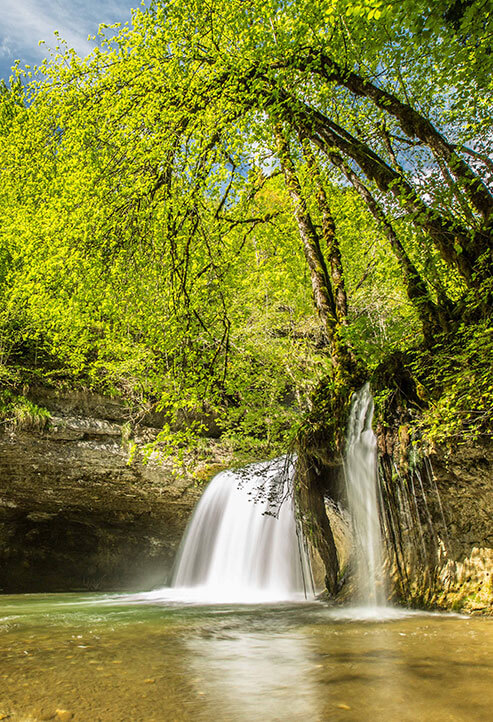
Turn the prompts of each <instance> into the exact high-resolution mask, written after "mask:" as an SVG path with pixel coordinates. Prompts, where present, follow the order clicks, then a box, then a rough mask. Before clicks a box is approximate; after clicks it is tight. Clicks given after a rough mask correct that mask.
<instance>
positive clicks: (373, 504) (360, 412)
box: [344, 384, 386, 607]
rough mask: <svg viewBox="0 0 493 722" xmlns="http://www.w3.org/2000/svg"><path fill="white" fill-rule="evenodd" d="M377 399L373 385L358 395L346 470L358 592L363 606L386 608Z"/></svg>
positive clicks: (347, 449)
mask: <svg viewBox="0 0 493 722" xmlns="http://www.w3.org/2000/svg"><path fill="white" fill-rule="evenodd" d="M372 419H373V398H372V395H371V392H370V386H369V384H365V386H363V388H361V389H360V390H359V391H358V392H357V393H355V394H354V398H353V402H352V405H351V412H350V416H349V424H348V435H347V447H346V458H345V463H344V470H345V476H346V488H347V495H348V506H349V511H350V513H351V518H352V524H353V536H354V550H355V562H356V565H355V566H356V569H355V571H356V588H357V594H358V596H359V601H360V602H361V604H363V605H365V606H368V607H379V606H384V605H385V600H386V593H385V585H384V580H383V572H382V557H383V554H382V536H381V530H380V517H379V496H378V483H377V440H376V437H375V434H374V433H373V430H372V427H371V424H372Z"/></svg>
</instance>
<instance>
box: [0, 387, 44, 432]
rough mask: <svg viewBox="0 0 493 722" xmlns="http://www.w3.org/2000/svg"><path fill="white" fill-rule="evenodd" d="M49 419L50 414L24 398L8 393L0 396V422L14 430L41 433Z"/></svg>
mask: <svg viewBox="0 0 493 722" xmlns="http://www.w3.org/2000/svg"><path fill="white" fill-rule="evenodd" d="M50 418H51V414H50V412H49V411H48V410H47V409H45V408H43V407H42V406H37V405H36V404H34V403H33V402H32V401H30V400H29V399H27V398H25V397H24V396H18V395H15V394H13V393H12V392H10V391H3V392H2V393H1V394H0V422H1V423H3V424H6V425H8V426H10V427H12V428H14V429H19V430H21V431H23V430H31V429H33V430H35V431H42V430H43V429H45V428H46V426H47V425H48V423H49V420H50Z"/></svg>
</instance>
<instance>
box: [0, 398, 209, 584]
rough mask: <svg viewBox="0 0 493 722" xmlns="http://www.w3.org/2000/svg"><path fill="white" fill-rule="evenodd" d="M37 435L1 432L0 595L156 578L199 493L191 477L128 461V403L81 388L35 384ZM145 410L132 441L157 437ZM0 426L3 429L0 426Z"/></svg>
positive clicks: (165, 568) (155, 421) (167, 564)
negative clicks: (43, 417)
mask: <svg viewBox="0 0 493 722" xmlns="http://www.w3.org/2000/svg"><path fill="white" fill-rule="evenodd" d="M32 398H33V400H34V401H35V402H36V403H37V404H39V405H42V406H44V407H45V408H47V409H48V410H49V411H50V413H51V415H52V418H51V421H50V423H49V425H48V427H47V428H46V429H45V430H44V431H35V430H19V429H16V430H12V429H11V430H8V429H7V430H3V431H0V591H1V592H7V593H17V592H41V591H50V592H54V591H72V590H115V589H139V588H150V587H152V586H155V585H158V584H163V583H165V582H166V578H167V576H168V574H169V572H170V569H171V565H172V561H173V558H174V556H175V553H176V550H177V547H178V544H179V541H180V538H181V536H182V533H183V531H184V529H185V526H186V523H187V521H188V519H189V517H190V514H191V511H192V509H193V507H194V505H195V503H196V502H197V500H198V498H199V496H200V489H199V488H198V486H197V484H196V482H195V479H194V478H193V477H192V476H191V475H185V476H182V477H176V476H175V475H173V473H172V471H171V468H170V466H169V465H168V466H166V465H163V464H159V463H156V462H152V461H151V462H149V463H146V464H144V463H143V462H142V461H141V460H139V458H138V457H139V455H138V454H137V457H136V460H134V461H132V462H131V463H128V460H129V453H128V450H127V449H126V448H125V443H124V439H125V437H126V435H128V430H129V422H128V419H129V409H128V408H127V407H125V405H124V404H123V403H121V402H119V401H115V400H114V399H106V398H104V397H102V396H97V395H94V394H87V393H67V394H60V393H56V392H54V391H50V390H38V391H36V392H34V393H33V395H32ZM159 422H160V419H159V418H158V417H157V416H156V415H149V416H148V418H146V419H144V423H141V424H140V425H139V430H138V432H137V433H138V435H137V436H136V437H135V438H134V441H135V442H136V443H137V447H139V445H142V444H143V443H144V442H145V441H149V440H151V439H153V438H155V436H156V434H157V431H158V425H159ZM0 428H1V427H0Z"/></svg>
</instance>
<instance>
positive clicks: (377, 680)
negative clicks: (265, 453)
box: [0, 594, 493, 722]
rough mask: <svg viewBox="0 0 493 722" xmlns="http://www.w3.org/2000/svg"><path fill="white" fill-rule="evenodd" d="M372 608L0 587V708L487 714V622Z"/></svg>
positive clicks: (140, 716) (303, 716) (233, 720)
mask: <svg viewBox="0 0 493 722" xmlns="http://www.w3.org/2000/svg"><path fill="white" fill-rule="evenodd" d="M382 614H384V615H385V617H386V618H383V619H382V618H379V616H378V614H377V615H376V616H374V617H373V618H371V617H370V618H365V617H366V616H367V615H366V613H365V611H364V610H344V609H334V608H330V607H328V606H325V605H323V604H321V603H311V604H299V605H258V606H219V605H216V606H211V607H199V606H193V605H183V604H173V603H172V602H165V603H164V602H162V603H158V602H156V601H155V600H154V601H150V600H149V599H147V598H146V597H145V595H140V596H139V595H136V596H134V597H124V596H119V597H110V596H108V595H87V594H86V595H27V596H3V597H0V719H8V720H9V722H18V721H20V720H42V719H58V720H63V719H70V718H71V719H73V720H83V721H84V722H98V721H102V720H105V721H109V722H120V721H125V722H128V721H132V722H134V721H140V720H142V721H144V720H145V721H146V722H151V721H152V720H154V722H158V721H159V722H161V721H162V722H164V721H166V722H168V721H177V722H181V721H182V720H183V721H188V720H198V721H201V720H204V721H205V720H211V721H213V722H244V721H251V720H252V721H253V720H262V721H263V722H274V721H278V722H284V721H287V722H289V721H293V722H294V721H296V722H298V721H299V722H302V721H303V722H304V721H305V720H306V721H309V720H310V721H311V720H313V721H315V722H317V721H319V722H324V721H325V720H348V721H356V720H358V721H360V720H361V721H363V720H368V721H370V720H371V721H372V722H380V721H385V722H386V721H393V720H396V721H397V720H399V722H403V721H404V722H405V721H407V720H409V722H416V721H417V720H419V721H424V722H430V721H437V722H438V721H441V720H457V721H459V720H460V721H464V722H465V721H467V722H471V721H476V720H477V721H481V722H482V721H483V720H484V721H486V720H490V719H493V653H492V650H493V620H488V619H480V618H466V617H459V616H453V615H450V616H447V615H428V614H418V613H414V614H413V613H405V612H402V611H400V612H398V611H392V610H383V612H382ZM57 710H58V712H57ZM2 715H4V717H2Z"/></svg>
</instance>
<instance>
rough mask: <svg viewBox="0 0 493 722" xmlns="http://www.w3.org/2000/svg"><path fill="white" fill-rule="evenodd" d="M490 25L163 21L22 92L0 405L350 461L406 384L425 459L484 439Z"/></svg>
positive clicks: (174, 5)
mask: <svg viewBox="0 0 493 722" xmlns="http://www.w3.org/2000/svg"><path fill="white" fill-rule="evenodd" d="M492 22H493V19H492V14H491V10H490V9H489V5H488V4H485V3H482V2H480V1H479V0H476V1H469V2H460V3H453V4H450V3H446V2H436V3H434V4H433V8H432V9H430V8H429V7H428V4H427V3H424V2H421V0H406V1H405V2H402V3H399V4H396V3H393V2H390V1H387V0H361V2H354V0H331V1H330V2H318V3H313V2H311V3H309V2H305V0H296V2H292V3H285V2H282V0H269V1H268V2H265V1H263V2H258V0H247V1H246V2H244V1H243V2H240V1H239V0H238V1H235V2H225V1H222V2H213V3H208V4H205V3H203V2H198V1H194V0H180V1H179V2H178V1H172V0H160V1H156V2H153V3H151V6H150V9H148V10H145V11H136V12H135V13H134V15H133V22H132V25H124V26H122V27H120V28H112V29H111V31H110V32H109V33H108V37H106V38H105V36H104V32H105V31H104V29H102V30H101V36H100V40H101V47H100V48H99V49H98V50H96V51H95V52H94V53H93V54H92V55H91V56H89V57H88V58H86V59H80V58H78V57H77V56H76V54H75V53H74V52H73V51H72V50H70V49H69V48H67V47H66V46H65V45H64V44H63V43H62V42H60V47H59V48H57V52H56V54H54V56H53V57H52V58H51V59H50V60H49V61H47V62H45V63H44V64H43V65H42V66H41V67H40V68H37V69H36V70H34V71H32V70H30V69H24V70H22V69H20V68H18V69H17V70H16V71H15V73H14V76H13V77H12V79H11V81H10V85H9V86H7V85H4V86H3V87H2V88H1V92H0V134H1V144H0V168H1V169H2V171H1V172H2V190H1V194H0V207H1V217H2V224H1V228H0V299H1V300H0V383H2V385H3V387H4V388H6V389H7V390H9V392H11V391H14V392H15V391H17V392H20V391H21V390H22V387H23V386H25V385H26V384H29V383H31V382H32V380H33V379H35V380H36V379H38V380H39V379H40V378H42V380H43V382H44V383H47V382H50V383H67V384H72V385H73V384H79V385H85V386H89V387H91V388H98V389H104V390H105V391H106V392H111V393H117V394H122V395H124V396H126V397H128V398H129V399H131V400H132V401H133V402H144V401H145V402H147V401H152V402H153V403H155V404H157V405H159V406H160V407H161V408H162V409H165V410H166V411H167V412H168V413H169V417H170V429H172V428H173V424H174V422H175V421H176V420H179V419H183V418H185V419H187V420H188V422H189V423H188V427H189V429H190V433H189V434H188V435H187V437H186V438H183V437H179V440H180V442H181V443H185V442H187V443H188V442H191V441H192V437H196V436H197V435H200V433H201V430H202V424H203V422H204V418H209V419H210V418H213V419H214V423H215V424H216V426H217V428H218V429H219V432H220V433H222V434H224V435H227V436H229V437H230V438H231V439H233V440H234V441H235V442H236V443H239V444H242V445H243V446H249V447H250V448H252V449H255V450H256V452H257V453H261V454H268V453H275V452H277V451H278V450H279V449H281V448H285V447H286V445H287V444H289V443H290V441H292V439H293V438H294V436H295V435H296V434H298V438H302V439H304V440H305V442H306V443H307V444H315V443H319V441H320V439H324V442H325V441H326V442H327V443H329V444H330V443H332V444H335V445H336V446H337V443H338V440H337V438H335V437H336V434H335V431H334V427H333V425H332V424H333V419H334V418H337V419H338V420H339V419H343V418H344V414H345V403H347V399H348V398H349V394H350V392H351V390H353V389H354V388H356V387H357V386H358V385H360V384H361V382H362V380H363V379H365V378H368V377H369V376H372V375H373V377H374V379H375V386H376V389H377V391H378V395H377V401H378V402H379V403H380V407H381V409H385V408H386V404H388V403H390V400H391V397H392V394H393V393H394V390H395V376H394V380H392V381H391V382H388V378H389V377H388V374H386V373H383V372H382V369H383V370H385V369H387V368H390V367H392V365H394V366H396V367H398V368H399V371H400V372H403V367H405V368H406V369H407V373H408V375H409V376H410V378H412V384H413V388H412V399H411V400H412V402H413V403H414V404H415V406H416V407H421V411H422V413H423V414H424V416H423V419H422V421H421V422H420V423H421V424H422V429H423V431H424V433H425V434H426V435H427V436H428V437H429V438H430V439H432V438H440V439H442V438H444V437H453V438H457V437H458V436H460V435H464V434H468V435H477V434H489V433H490V432H491V421H492V413H493V412H492V408H493V371H492V365H491V358H492V350H493V326H492V323H491V315H490V314H491V304H492V301H493V293H492V274H491V272H492V266H493V259H492V247H493V244H492V224H493V196H492V178H493V175H492V174H493V166H492V163H491V159H490V153H491V143H492V116H491V107H492V105H491V91H492V86H491V78H492V75H491V72H490V70H491V57H490V49H489V48H490V43H489V40H488V39H491V33H492ZM386 379H387V380H386ZM401 391H402V389H401ZM341 399H342V400H343V401H341ZM344 400H345V401H344ZM324 409H326V411H325V412H324ZM339 428H341V427H340V426H339ZM317 434H318V436H317ZM165 439H166V440H167V441H172V439H173V434H170V433H169V429H168V431H167V433H166V434H165Z"/></svg>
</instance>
